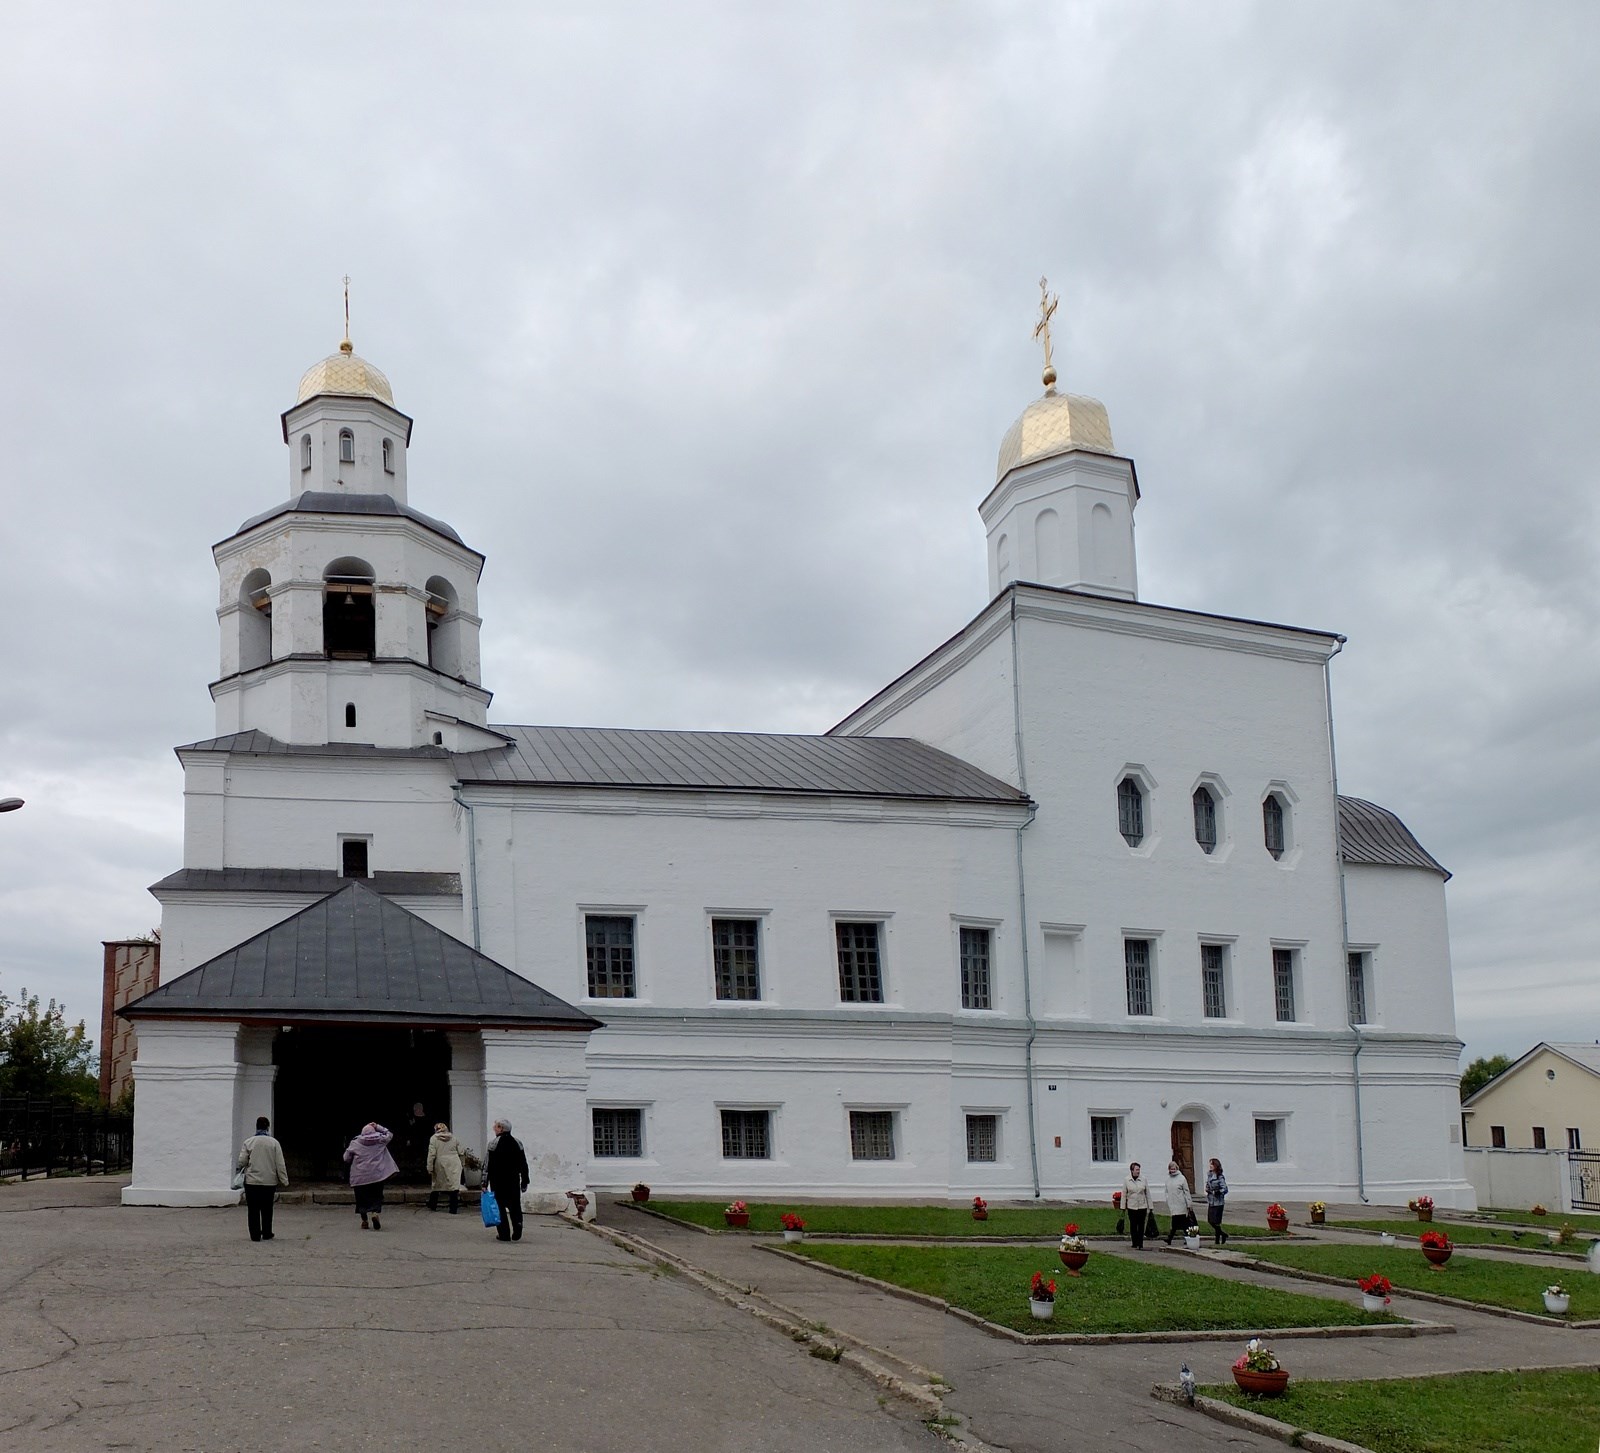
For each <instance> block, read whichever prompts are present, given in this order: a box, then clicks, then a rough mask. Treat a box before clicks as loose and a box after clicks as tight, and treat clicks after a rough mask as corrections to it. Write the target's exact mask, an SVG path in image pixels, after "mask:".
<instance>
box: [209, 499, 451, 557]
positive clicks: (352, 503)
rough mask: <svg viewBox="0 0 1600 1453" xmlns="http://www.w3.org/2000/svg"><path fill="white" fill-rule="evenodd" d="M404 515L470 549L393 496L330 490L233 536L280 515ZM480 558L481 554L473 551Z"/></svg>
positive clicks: (257, 518)
mask: <svg viewBox="0 0 1600 1453" xmlns="http://www.w3.org/2000/svg"><path fill="white" fill-rule="evenodd" d="M289 514H301V515H403V516H404V517H405V518H406V519H408V520H415V521H416V522H417V524H419V525H423V526H425V527H426V528H428V529H430V530H432V531H433V532H434V534H436V535H443V536H444V537H445V539H447V540H454V541H455V542H456V544H458V545H460V546H462V547H464V548H467V549H470V548H471V547H470V546H468V545H467V542H466V541H465V540H463V539H462V538H461V536H460V535H458V534H456V532H455V531H454V530H452V529H451V528H450V526H449V525H447V524H445V522H444V521H443V520H436V519H434V517H433V516H432V515H425V514H423V513H422V511H421V510H414V509H412V508H411V506H410V505H403V504H401V503H400V502H399V501H398V500H397V499H396V498H395V497H394V496H393V495H392V494H342V493H339V492H337V491H334V490H328V489H308V490H306V491H305V492H304V493H302V494H298V495H296V496H295V497H294V498H293V499H291V500H285V501H284V502H283V503H282V504H281V505H274V506H273V507H272V508H271V509H270V510H263V511H262V512H261V513H260V514H259V515H251V516H250V518H249V519H248V520H246V521H245V522H244V523H243V524H242V525H240V526H239V528H238V529H237V530H235V531H234V532H233V535H229V536H228V538H229V539H230V540H231V539H233V537H234V535H242V534H244V532H245V531H246V530H253V529H255V527H256V526H257V525H264V524H266V522H267V521H268V520H275V519H277V518H278V516H279V515H289ZM472 553H473V554H474V555H476V554H477V553H478V552H477V551H476V550H473V552H472Z"/></svg>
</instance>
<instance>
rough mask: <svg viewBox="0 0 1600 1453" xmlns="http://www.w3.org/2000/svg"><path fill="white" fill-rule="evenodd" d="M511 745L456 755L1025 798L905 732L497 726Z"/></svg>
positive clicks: (586, 783) (660, 780)
mask: <svg viewBox="0 0 1600 1453" xmlns="http://www.w3.org/2000/svg"><path fill="white" fill-rule="evenodd" d="M494 730H496V731H501V732H504V733H506V735H508V736H509V737H511V738H512V741H513V745H512V746H511V747H509V748H506V749H498V748H495V749H490V750H487V751H481V752H467V753H463V754H461V755H460V756H458V757H457V758H456V768H457V771H458V773H459V775H460V778H461V781H462V782H477V783H507V784H510V783H534V784H543V785H549V786H558V787H636V788H655V789H665V790H682V791H697V792H705V791H713V792H798V793H820V794H826V795H830V796H845V797H900V798H920V799H940V800H946V801H957V802H1005V803H1024V802H1027V801H1028V797H1027V794H1026V793H1023V792H1019V791H1018V790H1017V789H1016V788H1015V787H1013V786H1011V785H1010V784H1009V783H1007V782H1002V781H1001V780H1000V779H999V778H998V777H991V776H990V775H989V774H988V773H987V772H984V771H980V770H979V769H978V768H977V767H974V766H973V765H972V764H971V763H969V762H963V761H962V760H961V759H960V758H959V757H952V756H951V755H950V754H949V753H948V752H941V751H939V750H937V749H936V748H934V747H930V746H927V745H926V744H925V743H922V742H916V741H911V740H909V739H906V738H901V737H804V736H777V735H766V734H761V733H755V732H666V731H627V730H620V729H612V728H605V727H539V726H498V727H496V728H494Z"/></svg>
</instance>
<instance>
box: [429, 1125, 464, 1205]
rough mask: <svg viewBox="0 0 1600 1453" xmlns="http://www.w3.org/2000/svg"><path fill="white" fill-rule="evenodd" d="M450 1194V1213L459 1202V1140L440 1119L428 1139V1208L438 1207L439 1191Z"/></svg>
mask: <svg viewBox="0 0 1600 1453" xmlns="http://www.w3.org/2000/svg"><path fill="white" fill-rule="evenodd" d="M440 1191H447V1192H448V1193H449V1196H450V1214H451V1215H452V1216H454V1215H455V1213H456V1210H457V1208H458V1207H459V1206H460V1204H461V1142H460V1141H459V1140H457V1139H456V1138H455V1136H454V1135H452V1134H451V1133H450V1127H449V1126H448V1125H446V1124H445V1123H444V1122H443V1121H442V1120H441V1121H440V1122H439V1123H438V1124H437V1125H435V1126H434V1127H433V1134H432V1135H431V1136H430V1137H429V1139H428V1209H429V1210H430V1211H437V1210H438V1209H439V1192H440Z"/></svg>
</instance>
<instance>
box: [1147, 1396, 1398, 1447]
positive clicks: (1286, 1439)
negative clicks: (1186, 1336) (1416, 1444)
mask: <svg viewBox="0 0 1600 1453" xmlns="http://www.w3.org/2000/svg"><path fill="white" fill-rule="evenodd" d="M1150 1396H1151V1397H1153V1398H1155V1399H1156V1400H1157V1401H1158V1402H1164V1403H1173V1404H1175V1405H1176V1406H1178V1407H1180V1408H1185V1407H1192V1408H1193V1409H1194V1410H1195V1411H1196V1412H1197V1413H1204V1414H1205V1415H1206V1417H1208V1418H1215V1419H1216V1421H1217V1422H1219V1423H1227V1424H1229V1425H1230V1426H1232V1427H1235V1428H1243V1429H1245V1430H1246V1431H1247V1432H1251V1433H1259V1434H1261V1436H1262V1437H1264V1438H1275V1439H1276V1440H1277V1441H1278V1442H1280V1443H1287V1444H1288V1445H1289V1446H1290V1447H1291V1448H1309V1449H1311V1450H1312V1453H1372V1449H1370V1448H1368V1447H1367V1446H1366V1444H1364V1443H1346V1442H1345V1440H1344V1439H1343V1438H1330V1437H1328V1436H1327V1434H1325V1433H1313V1432H1311V1431H1310V1430H1309V1429H1306V1428H1297V1427H1295V1426H1294V1425H1293V1424H1292V1423H1284V1422H1280V1421H1279V1420H1278V1419H1277V1418H1269V1417H1267V1416H1266V1414H1264V1413H1253V1412H1251V1411H1250V1410H1249V1409H1248V1408H1236V1407H1234V1405H1233V1404H1232V1403H1225V1402H1222V1401H1221V1400H1220V1399H1217V1398H1208V1397H1204V1396H1202V1395H1199V1394H1197V1395H1196V1396H1195V1399H1194V1401H1193V1402H1192V1403H1191V1402H1190V1401H1189V1399H1188V1398H1186V1397H1185V1396H1184V1395H1183V1389H1182V1388H1181V1387H1178V1386H1176V1385H1175V1384H1173V1383H1170V1382H1158V1383H1157V1384H1156V1385H1155V1386H1154V1387H1153V1388H1151V1389H1150Z"/></svg>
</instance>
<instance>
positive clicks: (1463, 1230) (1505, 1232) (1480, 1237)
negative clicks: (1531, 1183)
mask: <svg viewBox="0 0 1600 1453" xmlns="http://www.w3.org/2000/svg"><path fill="white" fill-rule="evenodd" d="M1328 1225H1330V1226H1343V1227H1345V1228H1346V1229H1347V1230H1352V1231H1387V1232H1389V1233H1390V1234H1391V1235H1393V1236H1399V1237H1402V1238H1403V1237H1408V1236H1409V1237H1410V1238H1411V1239H1412V1240H1413V1241H1415V1240H1416V1238H1417V1235H1418V1234H1419V1233H1420V1232H1423V1231H1426V1230H1428V1229H1429V1228H1428V1227H1426V1226H1422V1225H1418V1224H1417V1223H1416V1222H1414V1221H1398V1222H1397V1221H1330V1222H1328ZM1433 1229H1434V1230H1438V1231H1443V1232H1444V1233H1445V1234H1446V1235H1448V1236H1449V1238H1450V1239H1451V1240H1452V1241H1454V1242H1455V1243H1456V1244H1457V1245H1458V1246H1504V1247H1506V1248H1508V1249H1510V1250H1513V1251H1544V1252H1548V1253H1550V1254H1551V1255H1552V1256H1574V1257H1578V1258H1580V1259H1581V1258H1582V1257H1583V1256H1584V1254H1585V1253H1586V1252H1587V1251H1588V1249H1589V1242H1588V1240H1587V1238H1585V1239H1584V1240H1583V1241H1581V1242H1575V1243H1574V1244H1573V1245H1571V1246H1556V1245H1553V1244H1552V1243H1551V1240H1550V1237H1549V1235H1548V1233H1547V1232H1545V1231H1543V1230H1538V1231H1524V1230H1522V1229H1520V1228H1518V1227H1515V1226H1482V1225H1473V1224H1471V1223H1469V1222H1464V1221H1452V1222H1450V1223H1449V1225H1444V1226H1436V1227H1434V1228H1433ZM1556 1229H1557V1228H1556V1227H1554V1226H1552V1227H1551V1228H1550V1230H1551V1231H1554V1230H1556Z"/></svg>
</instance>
